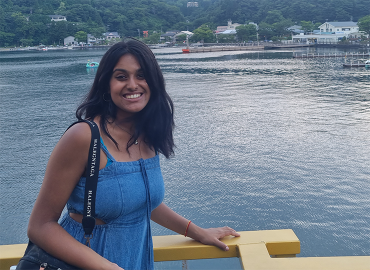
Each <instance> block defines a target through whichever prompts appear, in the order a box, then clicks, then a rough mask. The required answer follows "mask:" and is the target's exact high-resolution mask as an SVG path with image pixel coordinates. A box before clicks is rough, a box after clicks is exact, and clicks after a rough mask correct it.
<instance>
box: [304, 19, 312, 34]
mask: <svg viewBox="0 0 370 270" xmlns="http://www.w3.org/2000/svg"><path fill="white" fill-rule="evenodd" d="M301 26H302V30H303V31H304V32H305V33H307V32H312V31H313V29H314V28H315V26H314V24H313V23H312V22H311V21H301Z"/></svg>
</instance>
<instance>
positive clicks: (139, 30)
mask: <svg viewBox="0 0 370 270" xmlns="http://www.w3.org/2000/svg"><path fill="white" fill-rule="evenodd" d="M137 31H138V32H139V38H140V29H137Z"/></svg>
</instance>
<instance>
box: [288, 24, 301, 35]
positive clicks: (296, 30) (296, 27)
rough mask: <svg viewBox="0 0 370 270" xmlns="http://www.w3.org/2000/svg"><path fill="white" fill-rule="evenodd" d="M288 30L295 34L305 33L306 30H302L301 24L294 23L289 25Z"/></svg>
mask: <svg viewBox="0 0 370 270" xmlns="http://www.w3.org/2000/svg"><path fill="white" fill-rule="evenodd" d="M287 30H288V31H290V32H292V33H294V34H300V33H304V31H303V30H302V26H300V25H292V26H290V27H288V28H287Z"/></svg>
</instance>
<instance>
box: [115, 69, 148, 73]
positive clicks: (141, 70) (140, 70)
mask: <svg viewBox="0 0 370 270" xmlns="http://www.w3.org/2000/svg"><path fill="white" fill-rule="evenodd" d="M116 71H121V72H128V71H127V70H126V69H122V68H117V69H114V70H113V73H114V72H116ZM136 72H143V69H142V68H140V69H138V70H137V71H136Z"/></svg>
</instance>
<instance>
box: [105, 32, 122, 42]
mask: <svg viewBox="0 0 370 270" xmlns="http://www.w3.org/2000/svg"><path fill="white" fill-rule="evenodd" d="M103 36H104V38H105V39H106V40H111V39H114V38H118V39H120V38H121V36H120V35H119V34H118V32H106V33H103Z"/></svg>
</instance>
